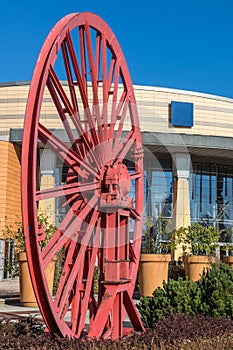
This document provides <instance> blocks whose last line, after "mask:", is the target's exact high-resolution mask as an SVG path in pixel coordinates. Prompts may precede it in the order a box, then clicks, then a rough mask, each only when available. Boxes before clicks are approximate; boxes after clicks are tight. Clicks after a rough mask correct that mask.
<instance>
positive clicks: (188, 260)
mask: <svg viewBox="0 0 233 350" xmlns="http://www.w3.org/2000/svg"><path fill="white" fill-rule="evenodd" d="M216 262H217V258H216V256H206V255H203V256H202V255H192V256H186V257H185V258H184V266H185V267H184V269H185V273H186V274H187V275H188V278H189V279H190V280H191V281H198V280H199V279H200V278H201V275H202V272H203V270H204V269H209V270H210V269H211V264H213V263H216Z"/></svg>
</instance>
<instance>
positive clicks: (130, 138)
mask: <svg viewBox="0 0 233 350" xmlns="http://www.w3.org/2000/svg"><path fill="white" fill-rule="evenodd" d="M136 137H137V132H136V131H133V130H131V131H130V132H129V133H128V134H127V136H126V137H125V138H124V140H122V141H121V142H120V144H119V145H117V146H116V148H115V150H114V157H116V158H117V160H118V161H122V160H124V159H125V157H126V155H127V153H128V152H129V150H130V148H131V147H132V146H133V144H134V142H135V140H136Z"/></svg>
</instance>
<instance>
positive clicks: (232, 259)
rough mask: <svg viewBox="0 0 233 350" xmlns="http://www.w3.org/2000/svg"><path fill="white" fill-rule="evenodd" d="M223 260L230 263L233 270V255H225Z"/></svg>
mask: <svg viewBox="0 0 233 350" xmlns="http://www.w3.org/2000/svg"><path fill="white" fill-rule="evenodd" d="M222 261H223V262H224V263H225V264H227V265H229V266H230V267H231V268H232V270H233V256H231V255H230V256H224V257H223V258H222Z"/></svg>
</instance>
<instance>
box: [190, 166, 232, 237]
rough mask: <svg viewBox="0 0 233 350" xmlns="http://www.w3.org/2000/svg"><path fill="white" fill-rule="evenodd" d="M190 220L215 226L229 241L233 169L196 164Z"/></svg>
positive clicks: (191, 176)
mask: <svg viewBox="0 0 233 350" xmlns="http://www.w3.org/2000/svg"><path fill="white" fill-rule="evenodd" d="M190 191H191V194H190V198H191V221H192V223H193V222H199V223H201V224H204V225H211V226H214V227H216V228H217V229H218V230H219V231H220V232H221V233H222V235H221V241H223V242H229V241H230V236H231V233H232V228H233V167H229V166H223V165H216V164H199V163H194V164H193V173H192V174H191V175H190Z"/></svg>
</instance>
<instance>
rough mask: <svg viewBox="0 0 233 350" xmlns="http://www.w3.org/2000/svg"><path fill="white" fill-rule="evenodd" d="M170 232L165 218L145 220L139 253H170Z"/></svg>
mask: <svg viewBox="0 0 233 350" xmlns="http://www.w3.org/2000/svg"><path fill="white" fill-rule="evenodd" d="M170 232H171V230H170V227H169V220H168V219H167V218H164V217H159V218H158V219H155V218H154V217H148V218H146V219H145V220H144V226H143V241H142V249H141V252H142V253H143V254H161V253H168V252H170V249H171V245H170Z"/></svg>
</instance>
